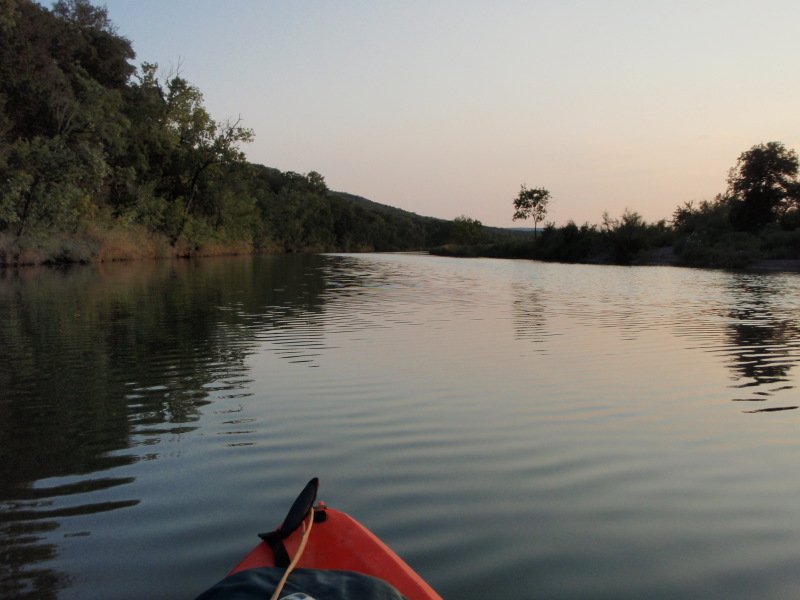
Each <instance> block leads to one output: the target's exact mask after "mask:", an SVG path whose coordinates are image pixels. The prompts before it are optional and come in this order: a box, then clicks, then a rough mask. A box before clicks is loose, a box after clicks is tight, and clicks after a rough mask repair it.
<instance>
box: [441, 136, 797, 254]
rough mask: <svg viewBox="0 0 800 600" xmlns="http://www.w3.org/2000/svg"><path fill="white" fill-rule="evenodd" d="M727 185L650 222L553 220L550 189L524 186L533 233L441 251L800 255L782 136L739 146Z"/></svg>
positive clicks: (631, 217)
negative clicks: (708, 197) (668, 217)
mask: <svg viewBox="0 0 800 600" xmlns="http://www.w3.org/2000/svg"><path fill="white" fill-rule="evenodd" d="M727 183H728V187H727V190H726V191H725V192H723V193H720V194H718V195H717V196H716V197H715V198H714V199H712V200H704V201H702V202H700V203H698V204H695V203H694V202H685V203H684V204H682V205H681V206H679V207H677V208H676V209H675V211H674V213H673V215H672V219H671V220H669V221H667V220H666V219H662V220H660V221H658V222H656V223H648V222H646V221H645V220H644V218H643V217H642V216H641V215H640V214H639V213H638V212H636V211H634V210H631V209H626V210H625V211H624V212H623V213H622V215H621V216H619V217H612V216H611V215H609V214H608V213H605V214H603V218H602V222H601V224H599V225H593V224H589V223H584V224H583V225H580V226H578V225H577V224H576V223H575V222H574V221H570V222H568V223H567V224H566V225H565V226H563V227H556V226H555V225H554V224H552V223H549V224H547V225H546V226H545V228H544V230H543V231H542V232H541V235H539V236H538V239H537V235H536V225H537V223H538V222H540V221H542V220H544V218H545V217H546V215H547V210H548V207H549V204H550V202H551V200H552V197H551V195H550V192H549V191H548V190H546V189H545V188H532V189H531V188H528V187H527V186H526V185H524V184H523V185H522V187H521V189H520V192H519V193H518V194H517V196H516V198H514V199H513V207H514V214H513V218H514V220H517V219H531V220H533V223H534V234H533V239H532V240H528V241H519V240H508V241H504V242H501V243H492V244H483V245H480V244H477V245H474V246H472V247H468V248H465V247H459V248H443V249H439V250H437V252H438V253H441V254H450V255H459V256H496V257H501V256H502V257H512V258H531V259H537V260H549V261H561V262H599V263H615V264H653V263H668V264H682V265H686V266H704V267H724V268H739V267H746V266H749V265H751V264H753V263H754V262H756V261H758V260H762V259H800V160H799V159H798V155H797V152H795V151H794V150H792V149H789V148H787V147H786V146H785V145H784V144H783V143H781V142H768V143H761V144H757V145H755V146H753V147H752V148H750V149H749V150H747V151H745V152H742V153H741V155H740V156H739V158H738V161H737V163H736V165H735V166H734V167H732V168H731V169H730V171H729V173H728V182H727Z"/></svg>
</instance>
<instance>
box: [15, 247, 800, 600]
mask: <svg viewBox="0 0 800 600" xmlns="http://www.w3.org/2000/svg"><path fill="white" fill-rule="evenodd" d="M799 360H800V276H798V275H795V274H781V273H756V272H723V271H706V270H689V269H680V268H671V267H613V266H588V265H563V264H544V263H536V262H530V261H506V260H480V259H476V260H469V259H447V258H438V257H432V256H424V255H403V254H385V255H378V254H372V255H369V254H367V255H319V256H244V257H230V258H209V259H203V260H201V261H152V262H141V263H128V264H102V265H89V266H75V267H71V268H63V269H54V268H30V269H24V270H20V271H3V272H0V555H1V556H2V560H0V597H3V598H9V599H11V598H15V599H16V598H36V599H45V600H46V599H55V598H58V599H81V600H84V599H90V600H94V599H108V598H114V599H116V600H127V599H131V600H133V599H142V598H147V599H150V600H154V599H155V600H157V599H161V598H163V599H167V598H169V599H176V598H185V599H187V600H191V599H192V598H194V597H195V596H196V595H197V594H198V593H200V592H201V591H202V590H204V589H205V588H207V587H209V586H210V585H212V584H213V583H214V582H215V581H216V580H218V579H220V578H221V577H223V576H224V574H225V573H226V572H227V570H229V569H230V568H231V567H232V566H233V565H234V564H235V563H236V562H237V561H238V560H239V559H240V558H241V557H242V556H243V555H244V553H245V552H246V551H248V550H249V549H250V548H251V547H252V546H254V545H255V544H256V543H257V542H258V539H257V538H256V537H255V535H256V533H258V532H260V531H264V530H268V529H272V528H274V527H275V526H277V525H278V523H279V521H280V520H281V519H282V517H283V515H284V514H285V512H286V510H287V509H288V506H289V504H290V503H291V501H292V500H293V499H294V496H295V495H296V494H297V493H298V492H299V490H300V489H301V488H302V486H303V485H304V484H305V483H306V481H308V479H310V478H311V477H314V476H319V477H320V479H321V481H322V489H321V493H320V497H321V498H322V499H323V500H325V502H326V503H327V504H328V505H329V506H332V507H334V508H338V509H340V510H344V511H346V512H348V513H350V514H351V515H353V516H354V517H356V518H357V519H359V520H360V521H362V522H363V523H364V524H366V525H367V526H368V527H370V528H371V529H372V530H373V531H375V532H376V533H377V534H378V535H379V536H380V537H381V538H382V539H384V541H386V542H387V543H388V544H389V545H390V546H391V547H392V548H393V549H394V550H396V551H397V552H398V553H399V554H400V555H401V556H403V557H404V558H405V559H406V560H407V561H408V562H409V563H410V564H411V565H412V566H413V567H414V568H415V569H417V570H418V571H419V572H420V573H421V574H422V575H423V576H424V577H425V579H426V580H427V581H428V582H429V583H430V584H431V585H432V586H433V587H434V588H435V589H436V590H437V591H438V592H439V593H440V594H441V595H442V596H443V597H444V598H445V600H456V599H459V600H478V599H481V600H485V599H487V598H495V597H508V598H537V599H563V598H570V599H572V600H583V599H586V600H588V599H592V600H602V599H612V598H613V599H615V600H627V599H634V598H635V599H639V598H648V599H649V600H658V599H674V598H681V599H682V600H690V599H698V600H699V599H703V600H707V599H709V598H726V599H727V600H735V599H745V598H746V599H748V600H750V599H752V598H761V599H783V598H790V597H795V596H796V595H797V590H798V589H799V588H800V569H798V568H797V564H798V562H800V501H798V498H800V436H798V426H800V411H798V410H796V409H797V407H798V406H800V397H798V389H797V381H798V376H799V375H798V369H797V368H796V367H797V365H798V361H799Z"/></svg>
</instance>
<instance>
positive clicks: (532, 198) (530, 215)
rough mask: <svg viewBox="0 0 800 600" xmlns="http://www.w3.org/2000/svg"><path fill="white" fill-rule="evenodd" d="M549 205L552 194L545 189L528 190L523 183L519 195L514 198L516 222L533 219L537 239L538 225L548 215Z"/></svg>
mask: <svg viewBox="0 0 800 600" xmlns="http://www.w3.org/2000/svg"><path fill="white" fill-rule="evenodd" d="M549 203H550V192H548V191H547V190H546V189H544V188H533V189H528V188H527V187H525V184H524V183H523V184H522V186H521V187H520V190H519V194H517V197H516V198H514V221H517V220H519V219H532V220H533V231H534V237H536V225H537V224H538V223H539V222H540V221H542V220H543V219H544V218H545V216H546V215H547V205H548V204H549Z"/></svg>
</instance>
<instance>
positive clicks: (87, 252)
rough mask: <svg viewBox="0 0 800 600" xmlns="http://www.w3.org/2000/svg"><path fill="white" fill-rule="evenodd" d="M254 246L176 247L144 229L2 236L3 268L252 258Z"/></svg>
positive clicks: (0, 257)
mask: <svg viewBox="0 0 800 600" xmlns="http://www.w3.org/2000/svg"><path fill="white" fill-rule="evenodd" d="M253 251H254V248H253V247H252V245H250V244H247V243H244V242H221V241H212V242H209V243H207V244H202V245H198V244H192V243H189V242H186V241H184V242H181V241H180V240H179V241H178V243H176V244H175V245H172V244H171V243H170V240H169V239H168V238H167V237H166V236H164V235H160V234H155V233H152V232H149V231H147V230H146V229H145V228H144V227H138V226H137V227H131V228H126V229H120V228H114V229H110V228H101V227H92V228H89V229H86V230H84V231H80V232H76V233H63V232H61V233H33V234H27V235H24V236H20V237H18V236H14V235H10V234H7V233H0V266H1V267H10V266H24V265H40V264H68V263H93V262H112V261H125V260H143V259H154V258H187V257H192V256H218V255H219V256H222V255H234V254H249V253H252V252H253Z"/></svg>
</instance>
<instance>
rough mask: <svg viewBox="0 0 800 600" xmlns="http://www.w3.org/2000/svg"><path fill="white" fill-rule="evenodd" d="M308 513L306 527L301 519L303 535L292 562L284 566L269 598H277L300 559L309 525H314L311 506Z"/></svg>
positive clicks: (306, 540) (308, 533)
mask: <svg viewBox="0 0 800 600" xmlns="http://www.w3.org/2000/svg"><path fill="white" fill-rule="evenodd" d="M308 514H309V517H310V519H309V520H308V528H306V522H305V521H303V536H302V537H301V538H300V547H299V548H298V549H297V552H295V553H294V557H293V558H292V562H290V563H289V566H288V567H286V572H285V573H284V574H283V577H281V580H280V581H279V582H278V587H276V588H275V593H274V594H272V598H270V600H278V598H279V597H280V594H281V592H282V591H283V586H285V585H286V580H287V579H288V578H289V574H290V573H291V572H292V571H293V570H294V568H295V567H296V566H297V563H298V562H299V561H300V557H301V556H302V555H303V550H305V549H306V542H308V536H309V535H311V527H312V526H313V525H314V507H313V506H312V507H311V508H309V509H308Z"/></svg>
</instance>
